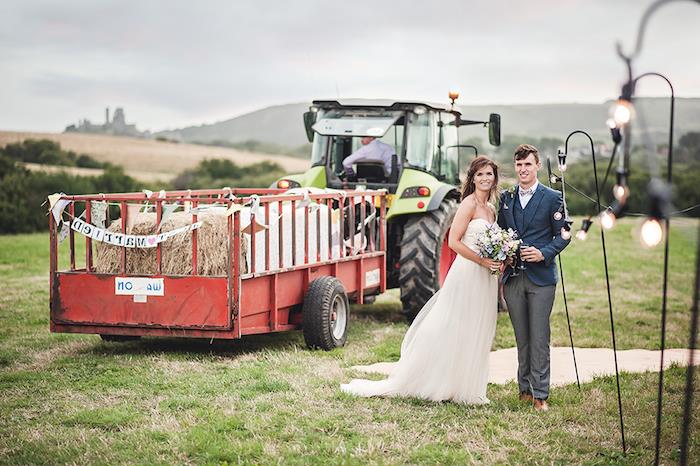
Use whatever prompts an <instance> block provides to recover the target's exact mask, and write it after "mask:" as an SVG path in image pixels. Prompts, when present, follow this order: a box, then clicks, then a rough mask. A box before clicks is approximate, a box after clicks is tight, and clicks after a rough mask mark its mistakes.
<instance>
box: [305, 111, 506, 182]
mask: <svg viewBox="0 0 700 466" xmlns="http://www.w3.org/2000/svg"><path fill="white" fill-rule="evenodd" d="M498 118H499V117H498V115H492V116H491V120H490V121H489V122H482V121H479V122H475V121H464V120H462V119H461V112H460V110H459V108H457V107H455V106H448V105H440V104H427V103H411V102H393V101H379V100H359V99H358V100H342V101H336V100H333V101H330V100H316V101H314V102H313V105H312V107H311V109H310V110H309V111H308V112H307V113H306V114H304V123H305V126H306V132H307V136H308V137H309V140H310V141H311V142H312V143H313V149H312V153H311V165H312V166H315V167H324V169H325V170H324V171H325V178H326V186H327V187H329V188H343V189H349V188H350V189H352V188H355V187H357V186H358V185H361V186H364V187H366V188H368V189H380V188H384V189H387V190H388V191H389V192H390V193H392V194H394V193H396V191H397V188H398V186H399V180H400V179H401V173H402V172H403V170H404V169H406V168H410V169H417V170H420V171H423V172H426V173H429V174H431V175H432V176H434V177H435V179H437V180H439V181H442V182H444V183H448V184H451V185H458V184H459V183H460V178H459V177H460V173H462V172H463V169H464V167H465V165H466V164H468V163H469V158H468V155H469V154H471V152H469V153H466V152H465V151H464V150H463V149H464V148H465V147H466V146H461V145H460V143H459V127H460V126H464V125H469V124H481V125H489V129H490V130H491V131H490V133H491V134H493V135H494V136H495V137H497V136H498V135H499V133H500V130H499V128H496V126H498V125H499V124H500V120H499V119H498ZM496 120H498V121H496ZM366 138H375V139H378V140H379V141H380V142H381V143H384V144H386V145H388V146H389V147H390V148H391V150H392V152H393V154H392V156H391V158H390V159H389V158H387V157H385V160H383V161H382V160H378V159H371V158H368V159H360V160H356V161H355V163H353V164H352V167H351V168H352V173H351V174H349V175H348V174H347V171H346V169H345V167H344V166H343V161H344V160H345V159H346V158H348V157H349V156H350V155H352V154H353V153H355V152H356V151H358V150H359V149H360V148H361V147H362V145H363V139H364V141H366V140H367V139H366ZM492 143H494V144H496V145H497V143H498V142H497V141H494V140H492ZM383 147H384V149H385V151H386V150H388V149H386V146H383Z"/></svg>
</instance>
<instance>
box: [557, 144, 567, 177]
mask: <svg viewBox="0 0 700 466" xmlns="http://www.w3.org/2000/svg"><path fill="white" fill-rule="evenodd" d="M557 159H558V161H559V170H560V171H561V172H562V173H564V172H565V171H566V153H565V152H562V150H561V149H559V151H558V153H557Z"/></svg>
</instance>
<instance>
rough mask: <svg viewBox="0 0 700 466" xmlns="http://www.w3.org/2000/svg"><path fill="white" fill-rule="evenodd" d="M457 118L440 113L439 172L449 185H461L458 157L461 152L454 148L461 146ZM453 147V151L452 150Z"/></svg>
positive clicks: (449, 114)
mask: <svg viewBox="0 0 700 466" xmlns="http://www.w3.org/2000/svg"><path fill="white" fill-rule="evenodd" d="M455 120H456V118H455V116H454V115H453V114H451V113H440V122H441V125H440V135H439V146H440V148H439V149H440V156H439V159H438V160H439V162H438V163H439V165H440V166H439V167H436V168H437V172H438V173H439V174H440V175H442V176H444V178H443V179H444V180H445V181H447V182H448V183H459V179H458V173H457V172H458V164H459V160H458V156H459V151H458V150H455V148H454V146H456V145H458V144H459V138H458V136H457V125H456V121H455ZM450 147H452V149H450Z"/></svg>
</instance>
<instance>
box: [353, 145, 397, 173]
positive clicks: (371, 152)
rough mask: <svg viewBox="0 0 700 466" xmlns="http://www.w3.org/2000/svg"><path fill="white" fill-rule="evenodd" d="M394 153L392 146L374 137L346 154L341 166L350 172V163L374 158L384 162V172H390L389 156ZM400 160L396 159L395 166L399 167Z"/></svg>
mask: <svg viewBox="0 0 700 466" xmlns="http://www.w3.org/2000/svg"><path fill="white" fill-rule="evenodd" d="M395 153H396V151H395V150H394V148H393V147H391V146H390V145H389V144H386V143H383V142H382V141H380V140H379V139H375V140H373V141H372V142H370V143H369V144H365V145H364V146H362V147H360V148H359V149H357V150H356V151H355V152H353V153H352V154H350V155H348V156H347V157H346V158H345V160H343V168H345V171H346V172H352V164H353V163H355V162H357V161H360V160H367V161H371V160H376V161H379V162H384V170H385V171H386V173H388V174H391V157H392V156H393V155H394V154H395ZM400 164H401V161H400V160H398V159H397V160H396V166H397V168H398V167H400Z"/></svg>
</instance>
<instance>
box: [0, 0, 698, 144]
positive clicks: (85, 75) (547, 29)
mask: <svg viewBox="0 0 700 466" xmlns="http://www.w3.org/2000/svg"><path fill="white" fill-rule="evenodd" d="M650 2H651V0H530V1H495V0H494V1H491V2H487V1H476V0H455V1H439V0H436V1H433V2H427V1H409V0H403V1H390V2H389V1H380V0H373V1H364V0H363V1H358V0H353V1H351V2H348V1H342V2H341V1H332V0H319V1H304V0H300V1H286V0H268V1H230V0H229V1H165V0H163V1H143V0H142V1H126V0H119V1H114V2H111V1H98V0H85V1H73V0H61V1H32V0H3V1H2V3H0V16H1V17H2V18H3V19H2V23H3V24H2V28H0V129H3V130H33V131H61V130H63V128H64V127H65V126H66V125H67V124H70V123H76V122H77V121H78V120H80V119H81V118H85V117H87V118H89V119H91V120H92V121H93V122H97V123H102V122H103V120H104V108H105V107H106V106H109V107H111V108H112V109H114V107H117V106H121V107H124V108H125V111H126V116H127V120H128V121H129V122H133V123H136V124H137V126H138V127H139V129H151V130H161V129H165V128H176V127H182V126H187V125H193V124H201V123H212V122H214V121H218V120H223V119H227V118H231V117H233V116H236V115H240V114H243V113H246V112H248V111H252V110H257V109H260V108H263V107H266V106H269V105H274V104H283V103H291V102H302V101H309V100H311V99H313V98H327V97H335V96H340V97H389V98H404V99H426V100H432V101H446V100H447V98H446V95H447V91H448V88H450V87H451V86H458V87H459V89H460V91H461V98H460V103H461V105H462V106H468V105H469V104H489V103H492V104H496V103H498V104H510V103H513V104H519V103H551V102H590V103H600V102H602V101H604V100H606V99H609V98H612V97H615V96H616V95H617V94H619V85H620V83H621V82H622V79H623V77H624V69H623V65H622V62H621V61H620V60H619V59H618V58H617V56H616V53H615V47H614V44H615V43H616V41H618V40H620V41H622V43H623V45H624V47H625V49H626V50H630V49H631V48H632V47H633V45H634V40H635V35H636V31H637V25H638V22H639V19H640V17H641V15H642V12H643V9H644V8H645V7H646V5H648V4H649V3H650ZM699 26H700V6H698V5H697V4H694V3H692V2H690V1H687V2H675V3H671V4H669V5H665V6H664V7H662V8H661V9H660V10H658V11H657V13H656V14H655V15H654V16H653V17H652V19H651V22H650V24H649V28H648V30H647V34H646V41H645V44H644V48H643V51H642V54H641V56H640V58H639V60H638V63H637V71H638V72H639V73H641V72H644V71H658V72H661V73H664V74H666V75H667V76H668V77H669V78H670V79H671V80H672V81H673V83H674V86H675V88H676V93H677V95H679V96H685V97H697V96H700V60H699V59H698V56H699V55H700V54H699V52H698V51H699V50H700V27H699ZM639 92H640V93H641V94H644V95H666V93H667V91H666V89H665V88H664V87H663V86H662V85H661V84H659V83H656V82H654V80H648V82H644V83H643V85H641V86H640V88H639Z"/></svg>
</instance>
